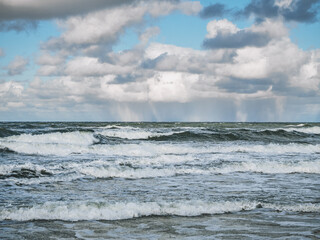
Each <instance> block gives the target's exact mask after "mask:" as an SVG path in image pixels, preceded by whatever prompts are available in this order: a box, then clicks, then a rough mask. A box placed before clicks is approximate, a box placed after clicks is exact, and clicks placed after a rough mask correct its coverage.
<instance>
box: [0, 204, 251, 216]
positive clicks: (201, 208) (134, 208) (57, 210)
mask: <svg viewBox="0 0 320 240" xmlns="http://www.w3.org/2000/svg"><path fill="white" fill-rule="evenodd" d="M255 206H256V203H250V202H248V203H246V202H215V203H207V202H202V201H185V202H159V203H158V202H146V203H135V202H128V203H125V202H121V203H113V204H110V203H106V202H91V203H86V202H74V203H69V204H67V203H59V202H48V203H45V204H43V205H35V206H33V207H30V208H14V209H3V210H1V211H0V220H5V219H8V220H9V219H10V220H15V221H28V220H40V219H41V220H54V219H57V220H65V221H81V220H120V219H130V218H137V217H144V216H151V215H159V216H170V215H177V216H198V215H202V214H219V213H225V212H238V211H241V210H252V209H254V208H255Z"/></svg>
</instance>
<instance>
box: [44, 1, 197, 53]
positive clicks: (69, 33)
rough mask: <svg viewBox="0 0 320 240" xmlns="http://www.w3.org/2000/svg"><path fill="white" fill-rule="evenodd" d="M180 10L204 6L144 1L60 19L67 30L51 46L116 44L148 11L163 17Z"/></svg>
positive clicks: (52, 41)
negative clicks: (120, 36) (126, 30)
mask: <svg viewBox="0 0 320 240" xmlns="http://www.w3.org/2000/svg"><path fill="white" fill-rule="evenodd" d="M175 10H180V11H182V12H184V13H186V14H197V13H198V12H199V11H200V10H201V5H200V3H199V2H178V1H150V2H149V1H148V2H145V1H140V2H138V3H136V4H134V5H123V6H121V7H118V8H111V9H104V10H100V11H96V12H91V13H88V14H86V15H79V16H73V17H69V18H68V19H66V20H59V21H58V25H59V26H60V28H61V29H62V30H63V31H64V32H63V34H62V36H61V37H59V38H52V39H51V40H50V41H49V42H48V43H47V47H49V48H62V47H63V46H67V48H69V49H70V46H72V45H78V46H88V45H94V44H96V45H99V44H104V45H108V44H109V45H112V44H114V43H115V42H116V41H117V40H118V38H119V35H120V34H122V33H124V30H125V29H126V28H128V27H132V26H135V25H138V24H141V23H142V22H143V21H144V20H145V16H146V15H150V16H152V17H160V16H164V15H167V14H169V13H171V12H172V11H175Z"/></svg>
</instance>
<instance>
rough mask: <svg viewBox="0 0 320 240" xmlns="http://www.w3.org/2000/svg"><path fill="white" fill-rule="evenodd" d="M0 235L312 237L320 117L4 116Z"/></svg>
mask: <svg viewBox="0 0 320 240" xmlns="http://www.w3.org/2000/svg"><path fill="white" fill-rule="evenodd" d="M0 189H1V192H0V236H1V238H3V239H112V238H115V239H171V238H178V239H179V238H180V239H181V238H183V239H270V238H277V239H317V238H320V124H317V123H57V122H55V123H31V122H28V123H19V122H16V123H5V122H2V123H0Z"/></svg>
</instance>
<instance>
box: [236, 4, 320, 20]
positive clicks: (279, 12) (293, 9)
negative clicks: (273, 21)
mask: <svg viewBox="0 0 320 240" xmlns="http://www.w3.org/2000/svg"><path fill="white" fill-rule="evenodd" d="M319 3H320V0H293V1H292V3H291V4H290V5H289V6H287V7H280V6H278V5H276V4H275V0H252V1H251V2H250V3H249V4H248V5H247V6H246V7H245V9H244V10H242V11H239V12H238V15H244V16H246V17H249V16H250V15H251V14H254V15H255V16H256V20H257V21H263V20H264V19H265V18H275V17H279V16H282V17H283V18H284V19H285V20H286V21H296V22H314V21H316V20H317V14H318V10H319V7H320V6H319Z"/></svg>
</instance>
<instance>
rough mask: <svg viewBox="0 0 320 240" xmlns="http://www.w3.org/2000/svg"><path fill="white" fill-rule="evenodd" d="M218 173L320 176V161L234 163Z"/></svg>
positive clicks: (217, 169)
mask: <svg viewBox="0 0 320 240" xmlns="http://www.w3.org/2000/svg"><path fill="white" fill-rule="evenodd" d="M213 172H216V173H222V174H224V173H232V172H259V173H269V174H278V173H279V174H281V173H284V174H288V173H313V174H320V161H319V160H318V161H308V162H306V161H300V162H297V163H291V162H276V161H267V162H265V161H264V162H261V161H260V162H255V161H250V162H241V163H232V164H230V165H227V166H225V167H222V168H216V169H213Z"/></svg>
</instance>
